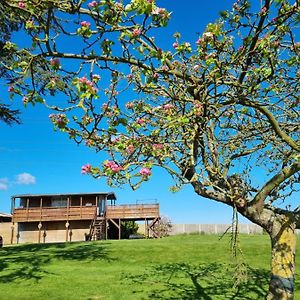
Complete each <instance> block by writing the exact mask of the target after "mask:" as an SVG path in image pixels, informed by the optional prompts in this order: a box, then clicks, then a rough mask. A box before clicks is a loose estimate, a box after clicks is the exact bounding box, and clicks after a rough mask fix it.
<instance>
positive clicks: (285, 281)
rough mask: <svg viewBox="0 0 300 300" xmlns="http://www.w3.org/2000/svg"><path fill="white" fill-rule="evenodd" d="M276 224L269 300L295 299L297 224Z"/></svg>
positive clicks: (273, 236) (272, 239) (272, 236)
mask: <svg viewBox="0 0 300 300" xmlns="http://www.w3.org/2000/svg"><path fill="white" fill-rule="evenodd" d="M276 223H277V222H274V226H273V230H272V233H271V234H270V236H271V241H272V262H271V280H270V285H269V293H268V296H267V300H292V299H294V286H295V282H294V274H295V251H296V235H295V227H296V226H295V224H294V223H291V222H289V221H286V222H284V223H282V222H280V223H279V222H278V223H277V224H276Z"/></svg>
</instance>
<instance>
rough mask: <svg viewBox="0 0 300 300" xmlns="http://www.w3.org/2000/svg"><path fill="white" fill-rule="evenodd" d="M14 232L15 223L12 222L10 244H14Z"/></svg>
mask: <svg viewBox="0 0 300 300" xmlns="http://www.w3.org/2000/svg"><path fill="white" fill-rule="evenodd" d="M14 230H15V223H14V222H13V223H12V225H11V237H10V243H11V244H13V243H14Z"/></svg>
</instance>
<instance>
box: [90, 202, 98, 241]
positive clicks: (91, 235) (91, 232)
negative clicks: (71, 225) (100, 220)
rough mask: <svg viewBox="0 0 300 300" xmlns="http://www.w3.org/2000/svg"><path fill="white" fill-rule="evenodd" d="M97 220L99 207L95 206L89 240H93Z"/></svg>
mask: <svg viewBox="0 0 300 300" xmlns="http://www.w3.org/2000/svg"><path fill="white" fill-rule="evenodd" d="M96 220H97V207H96V208H95V214H94V218H93V220H92V222H91V225H90V231H89V235H88V240H89V241H91V240H92V237H93V234H94V230H95V223H96Z"/></svg>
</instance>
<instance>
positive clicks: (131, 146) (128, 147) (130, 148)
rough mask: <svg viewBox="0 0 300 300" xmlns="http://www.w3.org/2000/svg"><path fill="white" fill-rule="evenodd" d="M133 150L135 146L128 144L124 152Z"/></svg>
mask: <svg viewBox="0 0 300 300" xmlns="http://www.w3.org/2000/svg"><path fill="white" fill-rule="evenodd" d="M134 150H135V147H134V146H133V145H128V146H127V148H126V152H127V153H128V154H131V153H133V152H134Z"/></svg>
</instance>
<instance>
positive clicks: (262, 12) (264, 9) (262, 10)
mask: <svg viewBox="0 0 300 300" xmlns="http://www.w3.org/2000/svg"><path fill="white" fill-rule="evenodd" d="M266 12H267V8H266V7H265V6H264V7H263V8H262V9H261V10H260V13H261V14H265V13H266Z"/></svg>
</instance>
